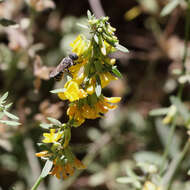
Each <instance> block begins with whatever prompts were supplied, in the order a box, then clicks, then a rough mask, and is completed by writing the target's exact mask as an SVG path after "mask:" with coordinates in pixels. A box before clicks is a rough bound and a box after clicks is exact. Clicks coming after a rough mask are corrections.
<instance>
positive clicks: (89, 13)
mask: <svg viewBox="0 0 190 190" xmlns="http://www.w3.org/2000/svg"><path fill="white" fill-rule="evenodd" d="M87 17H88V20H90V19H91V18H92V14H91V12H90V11H89V10H88V11H87Z"/></svg>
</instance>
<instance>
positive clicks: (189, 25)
mask: <svg viewBox="0 0 190 190" xmlns="http://www.w3.org/2000/svg"><path fill="white" fill-rule="evenodd" d="M189 35H190V0H189V1H188V7H187V12H186V23H185V43H184V54H183V58H182V75H183V74H185V63H186V60H187V56H188V51H187V50H188V41H189ZM183 89H184V84H180V86H179V90H178V94H177V96H178V98H179V99H181V97H182V93H183ZM175 118H176V116H175V117H174V121H173V124H172V127H171V131H170V136H169V140H168V144H167V146H166V148H165V151H164V154H163V161H162V164H161V170H160V174H162V173H163V170H164V165H165V162H166V160H167V156H168V153H169V147H170V145H171V143H172V139H173V136H174V133H175V128H176V124H175Z"/></svg>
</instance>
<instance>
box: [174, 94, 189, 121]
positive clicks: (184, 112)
mask: <svg viewBox="0 0 190 190" xmlns="http://www.w3.org/2000/svg"><path fill="white" fill-rule="evenodd" d="M170 101H171V102H172V104H174V105H175V106H176V107H177V110H178V112H179V113H180V114H181V116H182V117H183V118H184V120H185V121H186V122H188V121H189V118H190V115H189V112H188V109H187V108H186V107H185V105H184V104H183V103H182V102H181V100H179V98H176V97H174V96H172V97H171V98H170Z"/></svg>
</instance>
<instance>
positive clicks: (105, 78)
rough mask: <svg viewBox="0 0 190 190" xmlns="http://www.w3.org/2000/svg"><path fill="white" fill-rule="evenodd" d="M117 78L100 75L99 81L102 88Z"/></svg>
mask: <svg viewBox="0 0 190 190" xmlns="http://www.w3.org/2000/svg"><path fill="white" fill-rule="evenodd" d="M117 79H118V78H117V77H115V76H113V75H112V74H111V73H109V72H106V73H101V74H100V80H101V86H102V88H104V87H106V86H107V85H108V84H109V83H110V82H111V81H112V80H117Z"/></svg>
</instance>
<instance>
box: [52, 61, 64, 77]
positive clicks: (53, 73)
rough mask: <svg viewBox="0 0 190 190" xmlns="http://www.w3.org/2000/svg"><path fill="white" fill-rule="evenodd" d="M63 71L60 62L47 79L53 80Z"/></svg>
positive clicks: (62, 65)
mask: <svg viewBox="0 0 190 190" xmlns="http://www.w3.org/2000/svg"><path fill="white" fill-rule="evenodd" d="M64 69H65V65H64V64H63V62H61V63H60V64H59V65H58V66H57V67H56V68H55V69H54V70H53V71H52V72H51V73H50V74H49V77H50V78H54V77H56V76H57V75H59V73H60V72H62V71H63V70H64Z"/></svg>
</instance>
